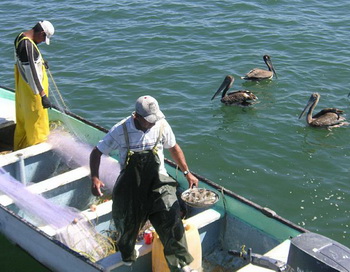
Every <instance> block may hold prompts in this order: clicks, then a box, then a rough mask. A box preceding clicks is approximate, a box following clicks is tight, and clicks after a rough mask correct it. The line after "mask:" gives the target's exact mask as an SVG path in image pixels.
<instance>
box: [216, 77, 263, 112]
mask: <svg viewBox="0 0 350 272" xmlns="http://www.w3.org/2000/svg"><path fill="white" fill-rule="evenodd" d="M234 81H235V79H234V78H233V76H231V75H228V76H226V77H225V79H224V81H223V82H222V84H221V86H220V87H219V89H218V90H217V91H216V93H215V94H214V95H213V97H212V98H211V100H213V99H214V98H215V97H216V96H217V95H218V94H219V93H220V92H222V95H221V102H222V103H224V104H225V105H240V106H249V105H251V104H252V103H253V102H254V101H255V100H256V99H258V98H257V97H256V96H255V95H254V94H253V93H251V92H250V91H246V90H244V91H235V92H231V93H229V94H226V93H227V91H228V90H229V89H230V88H231V86H232V84H233V82H234Z"/></svg>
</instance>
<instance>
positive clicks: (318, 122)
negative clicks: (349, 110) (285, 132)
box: [299, 93, 348, 128]
mask: <svg viewBox="0 0 350 272" xmlns="http://www.w3.org/2000/svg"><path fill="white" fill-rule="evenodd" d="M319 100H320V95H319V94H318V93H313V94H312V95H311V97H310V99H309V101H308V102H307V104H306V106H305V108H304V110H303V111H302V113H301V114H300V116H299V119H300V118H301V117H302V116H303V115H304V113H305V112H306V110H307V109H309V111H308V113H307V116H306V122H307V124H308V125H309V126H312V127H325V128H334V127H341V126H343V125H348V123H347V122H345V117H342V116H340V115H341V114H342V113H343V111H342V110H339V109H336V108H326V109H323V110H321V111H320V112H319V113H317V114H315V115H314V116H312V112H313V110H314V109H315V107H316V105H317V103H318V101H319Z"/></svg>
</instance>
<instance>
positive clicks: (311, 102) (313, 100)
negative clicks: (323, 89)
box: [299, 93, 320, 119]
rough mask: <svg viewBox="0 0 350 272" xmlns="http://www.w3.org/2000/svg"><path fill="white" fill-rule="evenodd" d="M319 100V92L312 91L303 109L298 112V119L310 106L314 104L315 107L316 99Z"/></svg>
mask: <svg viewBox="0 0 350 272" xmlns="http://www.w3.org/2000/svg"><path fill="white" fill-rule="evenodd" d="M319 100H320V94H319V93H313V94H312V95H311V96H310V98H309V101H307V103H306V106H305V108H304V109H303V111H302V112H301V113H300V115H299V119H300V118H301V117H303V115H304V114H305V112H306V111H307V110H308V109H309V108H310V107H311V106H312V105H314V107H316V105H317V103H318V101H319Z"/></svg>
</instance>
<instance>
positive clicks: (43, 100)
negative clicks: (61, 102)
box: [41, 94, 52, 109]
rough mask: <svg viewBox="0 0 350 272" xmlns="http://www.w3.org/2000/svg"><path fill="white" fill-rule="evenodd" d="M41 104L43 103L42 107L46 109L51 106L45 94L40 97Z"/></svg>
mask: <svg viewBox="0 0 350 272" xmlns="http://www.w3.org/2000/svg"><path fill="white" fill-rule="evenodd" d="M41 104H42V105H43V107H44V109H47V108H50V109H51V107H52V103H51V102H50V100H49V98H48V97H47V96H46V94H45V95H44V96H42V97H41Z"/></svg>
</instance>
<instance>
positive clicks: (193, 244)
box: [152, 223, 202, 272]
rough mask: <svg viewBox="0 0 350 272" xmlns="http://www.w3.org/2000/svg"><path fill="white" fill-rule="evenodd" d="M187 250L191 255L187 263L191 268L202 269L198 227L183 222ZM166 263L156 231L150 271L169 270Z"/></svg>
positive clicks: (164, 271)
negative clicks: (190, 260)
mask: <svg viewBox="0 0 350 272" xmlns="http://www.w3.org/2000/svg"><path fill="white" fill-rule="evenodd" d="M184 225H185V234H186V240H187V247H188V251H189V252H190V253H191V255H192V257H193V259H194V260H193V262H192V263H191V264H189V266H190V267H191V268H192V269H196V270H198V271H202V270H201V269H202V245H201V241H200V237H199V232H198V229H197V228H196V227H195V226H194V225H190V224H186V223H185V224H184ZM169 271H170V270H169V268H168V264H167V262H166V260H165V257H164V253H163V245H162V242H161V241H160V239H159V236H158V235H157V233H155V234H154V238H153V244H152V272H169Z"/></svg>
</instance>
